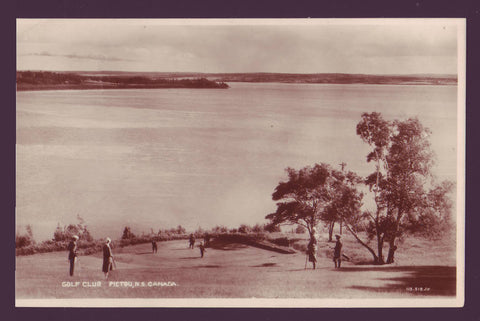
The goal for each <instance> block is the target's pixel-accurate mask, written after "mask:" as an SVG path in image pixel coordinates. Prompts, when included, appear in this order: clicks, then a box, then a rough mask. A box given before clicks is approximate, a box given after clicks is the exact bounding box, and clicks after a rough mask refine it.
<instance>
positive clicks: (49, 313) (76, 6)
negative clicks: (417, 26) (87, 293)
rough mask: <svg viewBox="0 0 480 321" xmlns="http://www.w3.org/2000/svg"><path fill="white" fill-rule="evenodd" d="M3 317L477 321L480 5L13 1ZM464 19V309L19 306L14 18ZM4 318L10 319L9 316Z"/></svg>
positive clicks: (7, 73) (5, 131)
mask: <svg viewBox="0 0 480 321" xmlns="http://www.w3.org/2000/svg"><path fill="white" fill-rule="evenodd" d="M0 12H2V13H1V14H2V19H0V21H1V22H0V23H1V28H0V30H1V32H2V38H1V39H2V41H3V44H4V45H3V50H1V54H2V56H3V57H2V58H3V59H2V61H3V66H4V67H3V68H2V69H1V71H2V72H1V74H2V86H1V90H2V96H1V97H2V104H1V108H2V118H1V119H2V126H1V127H0V128H1V131H2V135H0V137H1V138H0V140H1V144H2V145H1V146H3V150H4V153H2V157H1V159H2V165H3V166H2V167H1V168H2V176H1V177H2V180H1V181H2V183H3V184H2V185H3V186H2V187H3V190H2V192H3V193H1V195H2V205H3V212H2V214H3V215H2V223H3V224H2V226H3V230H2V233H0V236H1V245H2V247H3V251H2V252H1V253H2V255H3V256H4V257H6V258H7V262H5V263H3V264H1V265H0V266H1V269H2V272H3V273H1V274H0V275H1V276H2V283H0V284H1V285H0V287H1V289H2V300H1V304H2V317H6V318H5V319H4V320H27V319H28V320H35V321H47V320H72V321H73V320H147V319H148V320H150V319H153V318H155V319H163V320H166V321H170V320H190V319H192V320H195V321H200V320H217V319H219V320H245V319H258V320H275V321H276V320H319V319H323V320H335V321H337V320H388V321H393V320H402V321H405V320H474V319H475V320H479V319H480V312H479V309H478V306H479V305H480V304H479V303H478V297H479V296H478V293H479V279H480V266H479V258H478V257H479V253H480V252H479V248H478V247H477V246H475V245H476V244H480V242H479V238H478V235H479V234H480V233H479V232H478V230H477V229H478V227H480V225H479V224H478V223H479V215H480V214H478V213H476V212H477V211H476V210H478V205H477V203H476V202H474V201H472V199H473V200H474V199H475V198H476V197H478V196H477V195H478V192H479V190H478V187H477V186H478V183H477V182H479V181H480V177H479V173H478V169H477V168H476V166H474V164H473V162H474V160H475V159H476V158H477V157H475V156H478V151H477V148H476V147H478V144H477V137H480V135H479V132H478V128H479V127H480V126H479V125H478V123H477V121H478V113H479V112H478V109H480V102H479V94H478V93H479V92H480V82H479V73H478V71H479V62H478V61H479V59H480V51H479V48H478V46H479V44H478V39H479V38H480V36H479V35H480V28H479V18H480V2H478V1H475V0H472V1H458V0H457V1H445V0H437V1H422V0H417V1H412V0H403V1H396V2H393V1H390V2H389V1H386V0H383V1H380V0H375V1H372V0H363V1H359V0H348V1H347V0H332V1H320V0H317V1H303V0H296V1H281V0H276V1H275V0H272V1H261V0H257V1H247V0H244V1H238V0H237V1H228V0H223V1H210V0H188V1H186V0H132V1H130V0H16V1H4V2H2V10H0ZM306 17H312V18H353V17H356V18H384V17H388V18H404V17H405V18H406V17H409V18H415V17H417V18H427V17H438V18H452V17H458V18H467V164H466V170H467V180H466V182H467V189H466V197H467V203H466V210H467V214H466V255H465V258H466V266H465V267H466V282H465V289H466V293H465V307H464V308H462V309H456V308H444V309H412V308H408V309H223V308H222V309H219V308H217V309H136V308H135V309H133V308H130V309H107V308H102V309H98V308H96V309H89V308H82V309H78V308H75V309H65V308H41V309H40V308H14V306H15V301H14V299H15V286H14V285H15V284H14V280H15V277H14V271H15V270H14V266H15V253H14V239H15V235H14V233H15V217H14V204H15V83H14V79H15V72H16V70H15V66H16V64H15V48H16V37H15V18H306ZM5 314H6V315H5Z"/></svg>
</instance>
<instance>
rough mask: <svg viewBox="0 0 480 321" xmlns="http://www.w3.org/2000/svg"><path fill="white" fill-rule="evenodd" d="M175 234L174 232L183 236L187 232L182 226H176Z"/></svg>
mask: <svg viewBox="0 0 480 321" xmlns="http://www.w3.org/2000/svg"><path fill="white" fill-rule="evenodd" d="M175 232H176V233H177V234H185V233H187V230H186V229H185V228H184V227H183V226H181V225H178V226H177V229H176V231H175Z"/></svg>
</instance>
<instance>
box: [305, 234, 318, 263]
mask: <svg viewBox="0 0 480 321" xmlns="http://www.w3.org/2000/svg"><path fill="white" fill-rule="evenodd" d="M307 255H308V261H309V262H312V264H313V269H314V270H315V266H316V263H317V239H316V237H315V234H314V233H312V235H311V236H310V242H308V246H307ZM305 266H306V265H305Z"/></svg>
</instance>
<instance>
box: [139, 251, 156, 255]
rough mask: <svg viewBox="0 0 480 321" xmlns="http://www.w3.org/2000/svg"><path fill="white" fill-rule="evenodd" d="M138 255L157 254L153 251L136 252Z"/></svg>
mask: <svg viewBox="0 0 480 321" xmlns="http://www.w3.org/2000/svg"><path fill="white" fill-rule="evenodd" d="M135 254H136V255H145V254H155V253H153V252H136V253H135Z"/></svg>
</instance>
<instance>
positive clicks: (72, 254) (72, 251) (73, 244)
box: [67, 235, 78, 276]
mask: <svg viewBox="0 0 480 321" xmlns="http://www.w3.org/2000/svg"><path fill="white" fill-rule="evenodd" d="M77 241H78V236H76V235H74V236H72V240H71V241H70V243H68V247H67V249H68V261H70V276H73V271H74V269H75V261H76V260H77Z"/></svg>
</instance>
